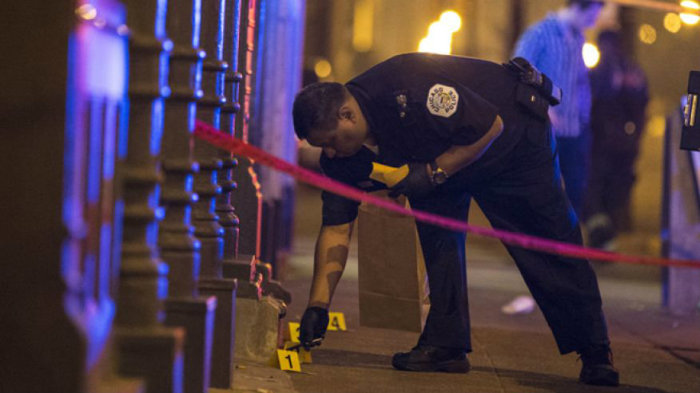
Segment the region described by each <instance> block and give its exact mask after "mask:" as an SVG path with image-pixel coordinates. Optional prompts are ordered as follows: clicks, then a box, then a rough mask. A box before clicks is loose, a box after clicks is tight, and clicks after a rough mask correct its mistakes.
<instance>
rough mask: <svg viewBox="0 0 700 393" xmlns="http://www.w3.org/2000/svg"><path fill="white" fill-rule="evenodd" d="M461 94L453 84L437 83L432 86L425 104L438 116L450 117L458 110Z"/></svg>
mask: <svg viewBox="0 0 700 393" xmlns="http://www.w3.org/2000/svg"><path fill="white" fill-rule="evenodd" d="M458 103H459V94H457V91H456V90H455V89H454V87H451V86H445V85H441V84H439V83H436V84H434V85H433V87H431V88H430V91H429V93H428V100H427V102H426V103H425V106H426V107H427V108H428V111H429V112H430V113H432V114H433V115H436V116H441V117H450V116H452V115H453V114H454V113H455V112H457V104H458Z"/></svg>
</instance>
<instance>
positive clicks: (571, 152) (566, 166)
mask: <svg viewBox="0 0 700 393" xmlns="http://www.w3.org/2000/svg"><path fill="white" fill-rule="evenodd" d="M556 139H557V151H558V155H559V167H560V168H561V176H562V177H563V178H564V184H565V186H566V195H567V196H568V197H569V200H570V201H571V206H573V208H574V211H576V215H577V216H578V217H582V213H583V200H584V193H585V190H586V178H587V176H588V148H589V147H588V136H587V132H586V131H585V130H582V132H581V135H579V136H578V137H557V138H556Z"/></svg>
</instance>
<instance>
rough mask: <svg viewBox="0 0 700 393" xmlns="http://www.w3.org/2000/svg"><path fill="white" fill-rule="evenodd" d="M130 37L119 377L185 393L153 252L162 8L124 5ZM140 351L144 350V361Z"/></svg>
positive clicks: (160, 268) (153, 0)
mask: <svg viewBox="0 0 700 393" xmlns="http://www.w3.org/2000/svg"><path fill="white" fill-rule="evenodd" d="M125 5H126V12H127V25H128V27H129V31H130V37H129V83H128V86H129V87H128V91H129V108H128V123H127V124H128V137H127V149H126V150H127V154H126V157H125V159H124V162H123V165H121V166H120V168H118V169H119V177H120V179H121V182H120V183H121V187H122V195H123V199H124V221H123V222H124V225H123V243H122V261H121V268H120V281H119V291H118V292H119V294H118V301H117V315H116V321H115V325H116V329H115V335H116V340H115V342H116V347H117V352H118V360H119V361H118V367H119V371H120V372H122V373H123V374H125V375H133V376H143V377H144V378H145V379H146V383H147V390H148V391H150V392H156V391H164V392H180V391H182V371H181V369H182V345H183V335H184V332H183V331H182V330H181V329H172V328H165V327H163V326H162V325H161V320H162V312H161V309H162V304H161V299H162V297H163V296H164V294H165V291H166V289H167V278H166V276H167V272H168V267H167V265H165V264H164V263H163V262H162V261H161V259H160V256H159V252H158V249H157V247H156V237H157V233H158V220H159V219H160V218H161V216H162V213H161V209H160V208H159V207H158V198H159V193H160V187H159V184H158V183H159V182H160V181H161V180H162V176H161V173H160V170H159V166H158V163H157V159H156V156H157V154H158V153H159V149H160V143H161V133H162V124H163V102H164V98H165V97H167V96H168V95H169V94H170V91H169V88H168V85H167V82H166V78H167V65H168V54H169V52H170V50H171V49H172V43H171V42H170V41H169V40H168V39H167V37H166V33H165V12H166V5H167V2H166V0H149V1H136V0H127V1H125ZM144 348H149V353H148V356H145V355H144Z"/></svg>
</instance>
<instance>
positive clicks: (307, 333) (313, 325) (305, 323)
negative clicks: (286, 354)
mask: <svg viewBox="0 0 700 393" xmlns="http://www.w3.org/2000/svg"><path fill="white" fill-rule="evenodd" d="M327 328H328V310H326V309H325V308H321V307H309V308H307V309H306V311H304V316H303V317H301V326H300V327H299V342H300V343H301V345H302V346H303V347H304V349H306V350H307V351H308V350H309V349H311V348H312V347H315V346H317V345H321V341H323V338H324V337H325V335H326V329H327Z"/></svg>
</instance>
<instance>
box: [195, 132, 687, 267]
mask: <svg viewBox="0 0 700 393" xmlns="http://www.w3.org/2000/svg"><path fill="white" fill-rule="evenodd" d="M194 135H195V136H196V137H197V138H199V139H202V140H204V141H206V142H208V143H210V144H212V145H214V146H216V147H218V148H220V149H223V150H227V151H230V152H231V153H233V154H236V155H239V156H244V157H248V158H250V159H252V160H253V161H255V162H258V163H260V164H262V165H265V166H269V167H270V168H273V169H275V170H278V171H280V172H284V173H286V174H288V175H290V176H292V177H294V178H295V179H297V180H299V181H301V182H304V183H307V184H310V185H312V186H314V187H317V188H320V189H322V190H326V191H329V192H332V193H335V194H339V195H342V196H344V197H346V198H349V199H353V200H355V201H358V202H367V203H370V204H372V205H375V206H377V207H380V208H383V209H386V210H389V211H393V212H395V213H399V214H403V215H406V216H411V217H414V218H415V219H416V220H418V221H421V222H424V223H427V224H432V225H436V226H440V227H443V228H446V229H450V230H453V231H459V232H468V233H473V234H476V235H481V236H485V237H491V238H496V239H499V240H501V241H502V242H503V243H507V244H510V245H514V246H518V247H522V248H527V249H530V250H537V251H541V252H546V253H550V254H557V255H563V256H568V257H574V258H582V259H595V260H599V261H608V262H618V263H628V264H637V265H656V266H669V267H692V268H700V261H696V260H680V259H668V258H658V257H650V256H641V255H626V254H618V253H613V252H609V251H603V250H598V249H595V248H587V247H583V246H578V245H574V244H569V243H562V242H558V241H554V240H550V239H543V238H538V237H535V236H530V235H525V234H521V233H514V232H508V231H503V230H498V229H491V228H484V227H478V226H474V225H469V224H468V223H466V222H462V221H458V220H454V219H451V218H447V217H442V216H438V215H435V214H431V213H426V212H423V211H419V210H410V209H407V208H405V207H403V206H401V205H398V204H396V203H395V202H393V201H391V200H388V199H384V198H380V197H378V196H375V195H371V194H368V193H366V192H363V191H360V190H358V189H356V188H353V187H350V186H347V185H345V184H343V183H340V182H337V181H335V180H332V179H330V178H328V177H326V176H323V175H320V174H318V173H316V172H313V171H310V170H308V169H304V168H301V167H299V166H297V165H294V164H292V163H289V162H287V161H284V160H282V159H279V158H277V157H275V156H273V155H271V154H269V153H267V152H265V151H264V150H262V149H260V148H257V147H255V146H252V145H249V144H247V143H245V142H243V141H242V140H240V139H237V138H234V137H233V136H231V135H228V134H225V133H223V132H221V131H219V130H218V129H216V128H215V127H213V126H211V125H209V124H206V123H204V122H202V121H199V120H197V122H196V125H195V130H194Z"/></svg>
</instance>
